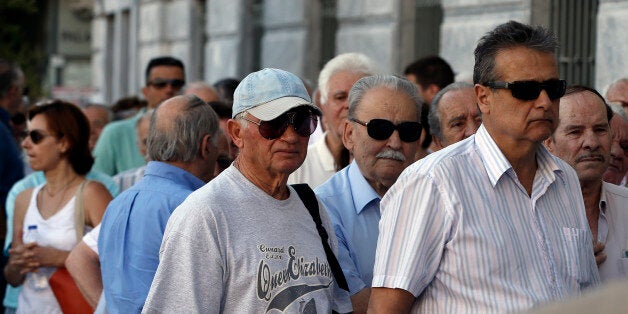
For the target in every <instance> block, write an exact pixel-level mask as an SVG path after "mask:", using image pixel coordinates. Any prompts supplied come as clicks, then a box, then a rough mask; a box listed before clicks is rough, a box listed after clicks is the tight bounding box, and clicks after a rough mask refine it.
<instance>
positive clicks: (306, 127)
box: [244, 109, 318, 140]
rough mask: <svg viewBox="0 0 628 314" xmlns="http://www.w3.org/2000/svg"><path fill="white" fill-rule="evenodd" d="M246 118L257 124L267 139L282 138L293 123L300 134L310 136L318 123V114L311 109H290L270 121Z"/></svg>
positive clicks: (261, 133)
mask: <svg viewBox="0 0 628 314" xmlns="http://www.w3.org/2000/svg"><path fill="white" fill-rule="evenodd" d="M244 120H246V121H248V122H251V123H254V124H256V125H257V127H258V128H257V130H258V131H259V134H260V135H261V136H262V137H263V138H265V139H267V140H274V139H277V138H280V137H281V136H282V135H283V134H284V133H285V132H286V130H287V129H288V126H289V125H292V127H293V128H294V131H295V132H296V133H297V134H299V136H302V137H308V136H310V135H312V133H314V131H315V130H316V126H317V125H318V116H317V115H316V114H315V113H314V112H313V111H311V110H309V109H306V110H294V111H288V112H286V113H284V114H282V115H280V116H279V117H277V118H275V119H272V120H269V121H264V120H260V121H259V122H257V121H253V120H250V119H247V118H244ZM299 122H300V123H299ZM297 124H298V125H297Z"/></svg>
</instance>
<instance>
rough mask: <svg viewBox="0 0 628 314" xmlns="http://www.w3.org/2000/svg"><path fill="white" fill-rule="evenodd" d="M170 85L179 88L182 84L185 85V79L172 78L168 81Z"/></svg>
mask: <svg viewBox="0 0 628 314" xmlns="http://www.w3.org/2000/svg"><path fill="white" fill-rule="evenodd" d="M170 85H172V87H174V88H181V87H183V85H185V81H184V80H172V81H170Z"/></svg>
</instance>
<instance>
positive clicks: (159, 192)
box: [98, 161, 205, 314]
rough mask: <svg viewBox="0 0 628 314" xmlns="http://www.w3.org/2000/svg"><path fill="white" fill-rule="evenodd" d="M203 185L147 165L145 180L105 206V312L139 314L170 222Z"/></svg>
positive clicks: (163, 166) (177, 171)
mask: <svg viewBox="0 0 628 314" xmlns="http://www.w3.org/2000/svg"><path fill="white" fill-rule="evenodd" d="M204 184H205V183H204V182H203V181H202V180H200V179H199V178H197V177H195V176H194V175H192V174H191V173H189V172H187V171H185V170H183V169H181V168H178V167H175V166H172V165H170V164H167V163H164V162H159V161H151V162H149V163H148V166H147V167H146V171H145V172H144V178H142V180H140V181H139V182H138V183H136V184H135V185H134V186H132V187H131V188H129V189H128V190H126V191H124V192H122V193H120V195H119V196H118V197H117V198H115V199H114V200H113V201H111V203H109V206H108V207H107V210H106V211H105V215H104V217H103V220H102V222H101V227H100V236H99V238H98V251H99V252H100V265H101V272H102V279H103V288H104V293H105V298H106V300H107V312H108V313H110V314H115V313H139V312H140V311H141V310H142V307H143V306H144V301H146V297H147V296H148V290H149V289H150V285H151V283H152V281H153V277H154V276H155V272H156V271H157V266H158V264H159V247H160V246H161V239H162V237H163V234H164V230H165V229H166V223H167V222H168V218H170V214H172V212H173V211H174V209H175V208H176V207H177V206H179V204H181V203H182V202H183V200H185V198H186V197H187V196H188V195H189V194H190V193H192V192H193V191H194V190H196V189H198V188H200V187H201V186H203V185H204Z"/></svg>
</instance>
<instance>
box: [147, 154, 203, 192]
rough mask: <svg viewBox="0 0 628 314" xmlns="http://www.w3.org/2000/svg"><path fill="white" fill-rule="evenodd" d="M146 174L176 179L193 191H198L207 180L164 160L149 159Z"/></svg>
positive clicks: (175, 180)
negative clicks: (204, 180)
mask: <svg viewBox="0 0 628 314" xmlns="http://www.w3.org/2000/svg"><path fill="white" fill-rule="evenodd" d="M144 175H145V176H146V175H152V176H157V177H161V178H164V179H166V180H171V181H174V182H176V183H178V184H181V185H184V186H186V187H187V188H189V189H191V190H192V191H196V190H197V189H199V188H200V187H202V186H203V185H205V182H203V180H201V179H199V178H197V177H196V176H194V175H193V174H191V173H189V172H187V171H185V170H183V169H181V168H179V167H177V166H173V165H171V164H168V163H165V162H162V161H149V162H148V165H146V171H145V172H144Z"/></svg>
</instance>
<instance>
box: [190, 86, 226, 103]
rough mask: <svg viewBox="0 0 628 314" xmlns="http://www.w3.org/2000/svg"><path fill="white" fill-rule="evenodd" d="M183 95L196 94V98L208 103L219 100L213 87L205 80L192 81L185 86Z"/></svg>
mask: <svg viewBox="0 0 628 314" xmlns="http://www.w3.org/2000/svg"><path fill="white" fill-rule="evenodd" d="M183 94H184V95H196V96H197V97H198V98H200V99H202V100H203V101H205V102H207V103H209V102H212V101H219V100H220V97H219V96H218V92H217V91H216V89H215V88H213V87H211V86H209V85H208V84H206V83H205V82H200V81H199V82H192V83H190V84H188V85H187V86H186V87H185V92H184V93H183Z"/></svg>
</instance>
